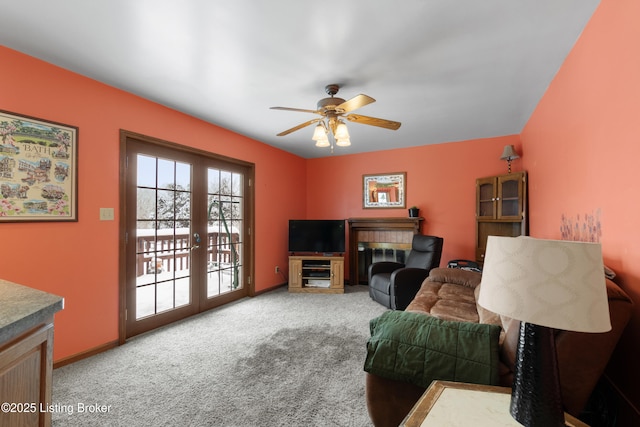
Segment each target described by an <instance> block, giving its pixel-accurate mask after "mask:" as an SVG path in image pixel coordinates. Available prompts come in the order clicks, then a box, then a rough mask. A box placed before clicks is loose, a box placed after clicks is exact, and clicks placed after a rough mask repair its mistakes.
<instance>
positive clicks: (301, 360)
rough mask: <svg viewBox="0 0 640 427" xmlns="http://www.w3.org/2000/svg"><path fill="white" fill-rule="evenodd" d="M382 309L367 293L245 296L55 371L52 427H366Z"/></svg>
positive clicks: (357, 288) (363, 289)
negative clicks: (369, 361) (370, 358)
mask: <svg viewBox="0 0 640 427" xmlns="http://www.w3.org/2000/svg"><path fill="white" fill-rule="evenodd" d="M384 311H385V309H384V307H382V306H381V305H379V304H377V303H375V302H373V301H372V300H371V299H370V298H369V295H368V290H367V287H366V286H347V287H346V293H345V294H343V295H324V294H289V293H288V292H287V290H286V289H285V288H280V289H277V290H275V291H272V292H268V293H266V294H264V295H260V296H258V297H255V298H245V299H243V300H241V301H238V302H235V303H232V304H229V305H227V306H225V307H221V308H218V309H214V310H211V311H208V312H206V313H203V314H200V315H198V316H194V317H192V318H189V319H186V320H184V321H181V322H178V323H176V324H173V325H170V326H167V327H164V328H161V329H159V330H156V331H153V332H150V333H148V334H145V335H143V336H140V337H137V338H134V339H132V340H129V342H127V343H126V344H125V345H123V346H121V347H118V348H116V349H113V350H110V351H108V352H105V353H102V354H99V355H97V356H94V357H91V358H89V359H85V360H82V361H79V362H76V363H74V364H72V365H68V366H65V367H63V368H60V369H56V370H55V371H54V373H53V403H54V405H55V406H56V412H54V413H53V425H54V426H56V427H62V426H64V427H67V426H107V425H108V426H128V427H129V426H187V425H188V426H242V427H244V426H267V427H268V426H305V427H306V426H322V427H328V426H344V427H348V426H353V427H359V426H363V427H364V426H367V427H368V426H370V425H371V423H370V421H369V417H368V414H367V409H366V403H365V398H364V371H363V369H362V367H363V364H364V358H365V354H366V345H365V343H366V340H367V338H368V337H369V320H370V319H372V318H374V317H376V316H379V315H380V314H382V313H383V312H384ZM82 405H85V407H84V412H80V411H79V409H80V410H82ZM90 405H103V406H109V405H110V408H108V411H107V412H100V413H99V412H89V410H91V409H93V408H94V407H95V406H90Z"/></svg>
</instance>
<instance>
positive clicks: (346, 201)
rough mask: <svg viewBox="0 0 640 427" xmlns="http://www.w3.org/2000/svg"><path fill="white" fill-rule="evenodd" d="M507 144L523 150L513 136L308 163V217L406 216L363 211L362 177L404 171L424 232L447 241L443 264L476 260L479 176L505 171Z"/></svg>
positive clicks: (401, 211)
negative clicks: (476, 201)
mask: <svg viewBox="0 0 640 427" xmlns="http://www.w3.org/2000/svg"><path fill="white" fill-rule="evenodd" d="M354 126H358V125H354ZM397 132H402V128H400V129H399V130H398V131H397ZM353 143H354V144H357V143H358V142H357V141H354V142H353ZM507 144H513V145H514V146H515V148H516V151H518V152H521V151H520V138H519V136H517V135H512V136H504V137H496V138H487V139H479V140H470V141H464V142H455V143H454V142H452V143H447V144H436V145H425V146H420V147H414V148H405V149H396V150H388V151H378V152H373V153H365V154H355V155H347V156H339V155H334V156H329V157H323V158H320V159H312V160H309V161H308V162H307V163H308V165H307V182H308V186H307V188H308V189H307V214H308V216H309V217H316V218H350V217H367V216H369V217H385V216H402V217H405V216H408V213H407V211H406V210H405V209H363V208H362V193H363V188H362V185H363V183H362V175H363V174H377V173H387V172H406V173H407V195H406V197H407V208H408V207H410V206H413V205H416V206H418V207H419V208H420V216H422V217H424V218H425V221H424V224H423V228H422V232H423V234H432V235H436V236H441V237H444V247H443V254H442V262H441V265H442V266H445V265H446V262H447V261H448V260H450V259H455V258H463V259H475V200H476V196H475V194H476V193H475V191H476V190H475V188H476V186H475V185H476V178H480V177H484V176H492V175H498V174H503V173H507V164H506V162H504V161H502V160H500V155H501V154H502V149H503V148H504V146H505V145H507ZM338 150H339V148H336V151H338ZM520 163H521V162H520V160H515V161H513V163H512V170H513V171H519V170H521V169H522V166H521V164H520ZM320 176H321V177H322V179H314V177H320Z"/></svg>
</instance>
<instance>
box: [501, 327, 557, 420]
mask: <svg viewBox="0 0 640 427" xmlns="http://www.w3.org/2000/svg"><path fill="white" fill-rule="evenodd" d="M515 364H516V366H515V373H514V380H513V389H512V392H511V407H510V411H511V415H512V416H513V418H514V419H515V420H516V421H518V422H519V423H520V424H522V425H524V426H525V427H554V426H564V425H565V423H564V410H563V408H562V394H561V391H560V378H559V375H558V361H557V356H556V342H555V337H554V335H553V330H552V329H550V328H547V327H544V326H538V325H534V324H532V323H526V322H521V323H520V336H519V338H518V348H517V350H516V362H515Z"/></svg>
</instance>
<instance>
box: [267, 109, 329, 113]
mask: <svg viewBox="0 0 640 427" xmlns="http://www.w3.org/2000/svg"><path fill="white" fill-rule="evenodd" d="M269 109H270V110H285V111H300V112H302V113H315V114H320V112H319V111H316V110H304V109H302V108H289V107H270V108H269Z"/></svg>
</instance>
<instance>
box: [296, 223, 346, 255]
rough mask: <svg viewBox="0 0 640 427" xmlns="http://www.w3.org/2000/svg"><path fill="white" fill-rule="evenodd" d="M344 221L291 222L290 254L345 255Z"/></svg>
mask: <svg viewBox="0 0 640 427" xmlns="http://www.w3.org/2000/svg"><path fill="white" fill-rule="evenodd" d="M344 242H345V237H344V220H343V219H292V220H289V252H299V253H323V254H324V253H326V254H329V253H344V244H345V243H344Z"/></svg>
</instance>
